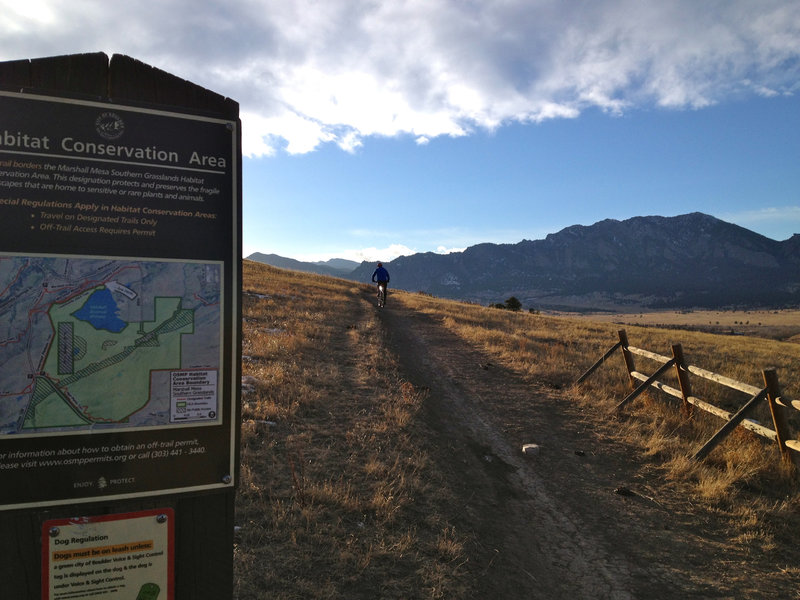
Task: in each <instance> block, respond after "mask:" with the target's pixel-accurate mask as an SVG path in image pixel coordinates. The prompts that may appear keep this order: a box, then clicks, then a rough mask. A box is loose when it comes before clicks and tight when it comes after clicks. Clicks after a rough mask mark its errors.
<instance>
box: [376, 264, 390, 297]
mask: <svg viewBox="0 0 800 600" xmlns="http://www.w3.org/2000/svg"><path fill="white" fill-rule="evenodd" d="M372 282H373V283H377V284H378V286H379V287H380V286H383V303H384V304H386V296H388V295H389V271H387V270H386V269H384V268H383V263H378V268H377V269H375V272H374V273H373V274H372Z"/></svg>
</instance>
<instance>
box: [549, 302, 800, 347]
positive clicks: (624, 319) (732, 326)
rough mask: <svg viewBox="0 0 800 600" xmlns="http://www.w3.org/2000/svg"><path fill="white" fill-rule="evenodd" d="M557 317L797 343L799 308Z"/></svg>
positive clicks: (799, 336)
mask: <svg viewBox="0 0 800 600" xmlns="http://www.w3.org/2000/svg"><path fill="white" fill-rule="evenodd" d="M561 316H568V317H571V318H583V319H588V320H590V321H597V322H600V323H616V324H618V325H641V326H643V327H662V328H667V329H688V330H693V331H704V332H707V333H718V334H721V335H746V336H750V337H764V338H768V339H774V340H778V341H786V342H798V343H800V310H788V309H781V310H689V311H687V310H676V311H665V312H642V313H623V314H618V313H614V314H612V313H583V314H577V313H574V314H567V313H561Z"/></svg>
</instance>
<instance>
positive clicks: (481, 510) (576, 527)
mask: <svg viewBox="0 0 800 600" xmlns="http://www.w3.org/2000/svg"><path fill="white" fill-rule="evenodd" d="M380 319H381V322H382V325H383V326H384V328H385V330H386V333H387V337H388V342H389V345H390V348H391V349H392V351H393V352H394V353H396V354H397V356H398V357H399V361H400V364H401V367H402V369H403V371H404V373H403V375H404V377H405V378H407V379H408V380H409V381H410V382H411V383H413V384H414V385H416V386H418V387H422V388H428V389H429V390H430V391H429V394H428V396H427V399H426V402H425V415H424V418H425V419H426V422H427V424H428V426H429V427H430V428H432V429H433V430H434V431H435V432H436V434H437V435H435V436H432V440H431V447H430V448H428V450H429V452H430V454H431V456H433V457H434V460H436V461H438V462H439V465H438V467H439V468H440V469H441V470H442V471H443V472H445V473H448V474H449V475H448V485H450V486H451V487H452V489H453V490H455V491H456V493H457V496H458V497H459V502H458V505H456V506H453V507H452V508H453V514H454V520H455V522H456V523H457V526H458V527H459V528H460V531H461V532H462V533H466V534H467V535H469V536H470V537H471V539H473V540H474V543H473V547H471V548H469V555H470V562H469V564H467V565H465V568H467V569H470V571H471V573H472V575H473V576H474V577H475V578H476V579H477V581H478V583H477V586H478V589H477V590H476V591H475V595H474V597H475V598H503V599H515V598H547V599H550V600H554V599H556V600H557V599H560V598H565V599H566V598H569V599H575V598H592V599H603V598H613V599H626V598H632V599H638V598H686V597H692V598H703V597H709V598H725V597H734V596H736V597H745V596H739V595H738V592H741V591H742V590H736V589H735V588H734V589H729V588H728V589H726V588H727V586H726V584H725V581H724V580H725V577H724V574H722V573H716V574H714V573H711V572H709V571H711V570H713V567H712V566H711V564H712V563H713V560H714V558H715V554H718V553H719V552H722V548H715V547H714V543H713V540H710V539H708V538H707V537H706V538H702V539H701V538H700V537H698V536H697V535H696V532H695V531H693V529H694V528H695V527H696V523H692V522H691V521H688V520H682V518H681V516H680V515H679V514H678V513H679V511H675V510H668V509H667V507H666V506H665V505H664V504H663V502H662V501H661V500H656V499H654V498H651V497H649V494H648V493H647V490H648V489H649V487H648V481H647V480H646V478H643V476H642V474H641V473H642V469H641V468H640V467H641V465H638V466H637V465H634V464H632V463H633V461H632V459H631V457H629V456H626V455H625V454H624V449H622V448H617V447H615V446H614V445H613V444H610V443H608V442H607V440H602V439H601V438H599V437H598V435H599V434H598V433H597V432H594V431H593V430H591V429H589V428H587V423H586V422H584V421H583V420H582V418H581V415H580V414H577V412H576V409H575V408H574V407H570V406H569V405H568V398H567V397H566V394H565V393H564V392H562V391H556V390H549V389H547V388H544V387H536V386H535V385H532V384H530V383H525V382H523V381H522V380H521V379H520V378H519V377H518V376H517V375H515V374H513V373H511V372H510V371H507V370H505V369H503V368H502V367H501V366H499V365H496V364H491V359H488V358H487V357H486V356H485V355H483V354H482V353H481V352H479V351H477V350H475V349H474V348H472V347H470V346H469V345H468V344H466V343H465V342H463V341H462V340H460V339H459V338H458V337H456V336H455V335H453V334H452V333H450V332H448V331H447V330H446V329H445V328H444V327H443V326H442V325H441V324H440V323H439V322H437V321H436V320H434V319H432V318H431V317H429V316H426V315H424V314H419V313H416V312H414V311H412V310H409V309H408V308H405V307H403V306H402V304H401V301H400V300H399V299H398V297H395V298H391V297H390V298H389V304H388V307H387V308H386V309H384V310H382V311H381V313H380ZM531 403H535V405H536V407H537V408H538V410H536V411H535V415H536V416H535V419H536V420H535V422H519V421H518V420H515V417H514V414H513V409H514V406H520V405H522V404H525V405H527V406H530V404H531ZM500 406H502V410H500V409H499V408H497V409H495V407H500ZM529 420H530V418H529V417H528V421H529ZM523 443H536V444H538V445H539V446H540V453H539V454H538V455H536V456H533V457H529V456H523V454H522V452H521V447H522V444H523ZM601 446H602V447H601ZM654 476H655V475H654ZM615 490H617V491H621V492H628V491H630V492H631V494H630V495H626V494H624V493H623V494H620V493H615ZM653 524H657V525H656V526H655V527H654V525H653Z"/></svg>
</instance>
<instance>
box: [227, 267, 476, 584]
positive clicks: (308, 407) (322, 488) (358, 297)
mask: <svg viewBox="0 0 800 600" xmlns="http://www.w3.org/2000/svg"><path fill="white" fill-rule="evenodd" d="M244 282H245V283H244V289H243V359H242V361H243V362H242V370H243V382H244V384H245V387H244V390H243V414H242V418H243V429H242V452H241V481H240V488H239V494H238V497H237V514H236V519H237V526H238V527H239V530H238V533H237V537H236V547H235V568H236V589H235V597H236V598H237V599H238V600H245V599H261V598H266V597H269V598H359V597H363V598H368V597H381V598H392V597H394V598H440V597H443V593H444V592H443V590H445V589H446V590H448V593H449V592H454V593H456V594H457V595H461V596H462V597H463V595H464V590H466V589H467V588H468V587H469V585H470V582H468V581H467V580H466V579H465V576H464V574H463V573H462V572H461V571H460V570H459V569H458V568H457V567H454V566H453V565H452V564H451V563H452V562H453V561H456V562H457V561H458V560H459V557H461V559H462V560H464V558H463V541H462V540H460V538H459V535H458V534H457V533H456V532H455V530H453V529H452V527H451V525H450V524H449V522H448V518H447V516H446V511H447V506H448V502H449V499H450V497H449V495H448V494H449V491H448V489H447V488H446V486H443V485H441V484H440V483H439V476H438V475H437V473H435V472H433V471H432V467H431V464H430V461H429V459H428V457H427V455H426V453H425V450H424V443H423V441H424V439H425V438H426V437H427V436H429V435H430V434H429V432H427V431H425V430H424V427H423V425H422V424H421V423H420V422H419V420H417V419H414V416H415V414H416V413H417V411H419V409H420V406H421V403H422V401H423V399H424V394H423V393H422V392H420V391H417V390H415V389H414V387H413V386H411V385H410V384H409V383H407V382H405V381H403V380H402V379H401V378H400V376H399V374H398V370H397V365H396V364H395V363H394V359H393V358H392V357H391V356H389V355H388V354H387V351H386V348H385V345H384V343H383V339H382V335H381V331H380V326H379V323H378V321H377V319H376V313H375V310H374V307H372V305H371V304H370V303H369V302H367V301H365V300H364V294H363V292H364V288H363V286H355V285H353V284H352V283H348V282H344V281H340V280H335V279H329V278H325V277H320V276H314V275H308V274H299V273H292V272H287V271H281V270H278V269H273V268H270V267H267V266H266V265H258V264H255V263H251V262H248V261H246V262H245V263H244ZM443 556H444V557H446V559H447V561H448V562H446V563H443V559H442V557H443Z"/></svg>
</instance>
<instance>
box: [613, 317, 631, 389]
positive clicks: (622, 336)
mask: <svg viewBox="0 0 800 600" xmlns="http://www.w3.org/2000/svg"><path fill="white" fill-rule="evenodd" d="M617 335H619V343H620V344H621V345H622V357H623V358H624V359H625V368H626V369H628V379H629V380H630V382H631V389H632V390H635V389H636V379H635V378H634V376H633V372H634V371H635V370H636V365H635V364H634V362H633V354H632V353H631V351H630V350H628V334H627V332H626V331H625V330H624V329H620V330H619V331H618V332H617Z"/></svg>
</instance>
